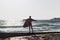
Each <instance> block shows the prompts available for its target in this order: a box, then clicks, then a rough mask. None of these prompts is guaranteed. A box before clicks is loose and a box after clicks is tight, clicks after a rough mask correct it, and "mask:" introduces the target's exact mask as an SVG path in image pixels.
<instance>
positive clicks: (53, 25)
mask: <svg viewBox="0 0 60 40" xmlns="http://www.w3.org/2000/svg"><path fill="white" fill-rule="evenodd" d="M19 23H20V24H19ZM23 24H24V21H20V22H17V23H15V24H14V25H9V26H6V25H5V26H3V25H2V26H1V27H0V32H5V33H15V32H16V33H20V32H21V33H27V32H29V27H26V28H24V27H23ZM7 25H8V24H7ZM32 25H33V30H34V33H39V32H60V21H55V20H37V21H33V22H32Z"/></svg>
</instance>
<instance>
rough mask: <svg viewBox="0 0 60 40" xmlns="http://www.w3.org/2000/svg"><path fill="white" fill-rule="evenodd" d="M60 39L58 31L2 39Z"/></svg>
mask: <svg viewBox="0 0 60 40" xmlns="http://www.w3.org/2000/svg"><path fill="white" fill-rule="evenodd" d="M12 38H13V39H14V40H15V39H16V40H60V33H45V34H36V35H27V36H15V37H10V38H6V39H4V40H13V39H12Z"/></svg>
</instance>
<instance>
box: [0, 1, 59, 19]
mask: <svg viewBox="0 0 60 40" xmlns="http://www.w3.org/2000/svg"><path fill="white" fill-rule="evenodd" d="M28 16H32V18H34V19H50V18H54V17H60V0H0V19H6V20H16V19H17V20H20V19H25V18H28Z"/></svg>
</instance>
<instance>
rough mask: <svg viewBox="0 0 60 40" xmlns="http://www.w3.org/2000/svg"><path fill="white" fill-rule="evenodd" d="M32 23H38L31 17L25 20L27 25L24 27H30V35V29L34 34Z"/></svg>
mask: <svg viewBox="0 0 60 40" xmlns="http://www.w3.org/2000/svg"><path fill="white" fill-rule="evenodd" d="M32 21H36V20H34V19H32V18H31V16H29V18H28V19H26V20H25V23H24V25H23V27H29V33H30V28H31V29H32V32H33V28H32Z"/></svg>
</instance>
